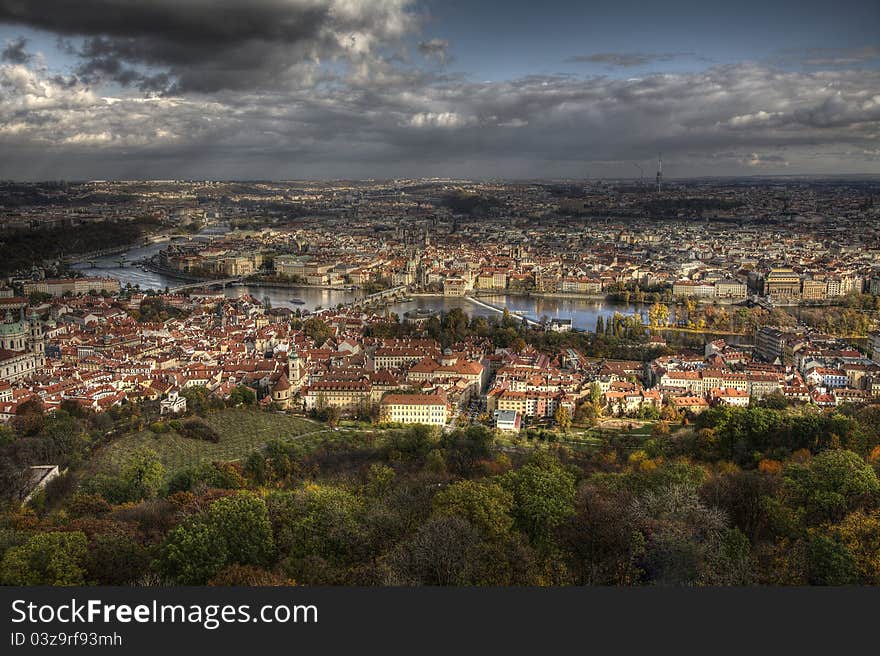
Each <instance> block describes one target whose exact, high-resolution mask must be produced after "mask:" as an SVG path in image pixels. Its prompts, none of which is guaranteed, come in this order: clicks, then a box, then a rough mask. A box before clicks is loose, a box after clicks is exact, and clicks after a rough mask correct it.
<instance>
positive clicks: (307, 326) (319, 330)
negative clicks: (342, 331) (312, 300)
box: [303, 317, 335, 346]
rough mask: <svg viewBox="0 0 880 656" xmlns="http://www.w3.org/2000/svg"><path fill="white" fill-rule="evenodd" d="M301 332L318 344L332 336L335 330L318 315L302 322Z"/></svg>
mask: <svg viewBox="0 0 880 656" xmlns="http://www.w3.org/2000/svg"><path fill="white" fill-rule="evenodd" d="M303 332H304V333H305V334H306V335H307V336H308V337H309V338H310V339H313V340H315V343H316V344H318V345H319V346H320V345H322V344H323V343H324V342H326V341H327V340H328V339H330V338H331V337H333V335H334V334H335V331H334V330H333V328H331V327H330V326H328V325H327V324H326V323H325V322H324V321H322V320H321V319H319V318H318V317H309V318H308V319H306V320H305V321H304V322H303Z"/></svg>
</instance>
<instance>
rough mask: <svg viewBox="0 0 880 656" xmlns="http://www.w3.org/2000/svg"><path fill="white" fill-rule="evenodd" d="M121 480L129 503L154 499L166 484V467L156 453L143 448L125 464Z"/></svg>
mask: <svg viewBox="0 0 880 656" xmlns="http://www.w3.org/2000/svg"><path fill="white" fill-rule="evenodd" d="M120 479H121V483H122V485H123V487H124V489H125V490H126V492H127V495H126V496H127V500H128V501H140V500H141V499H153V498H155V497H156V496H158V494H159V490H161V489H162V486H163V484H164V482H165V467H164V466H163V465H162V463H161V462H160V461H159V455H158V454H157V453H156V452H155V451H153V450H152V449H147V448H142V449H139V450H138V451H136V452H135V453H134V454H133V455H132V457H131V458H130V459H129V460H128V462H126V463H125V465H124V466H123V468H122V472H121V473H120Z"/></svg>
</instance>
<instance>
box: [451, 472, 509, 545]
mask: <svg viewBox="0 0 880 656" xmlns="http://www.w3.org/2000/svg"><path fill="white" fill-rule="evenodd" d="M512 512H513V494H511V492H510V491H509V490H506V489H504V488H503V487H502V486H501V485H500V484H498V483H494V482H478V481H467V480H465V481H457V482H455V483H452V484H451V485H449V486H448V487H447V488H445V489H444V490H442V491H440V492H438V493H437V495H436V496H435V497H434V514H435V515H437V516H447V515H448V516H456V517H461V518H463V519H466V520H467V521H468V522H470V523H471V525H473V526H474V527H476V528H477V529H479V530H481V531H482V532H483V534H484V535H486V536H488V537H490V538H499V537H502V536H504V535H506V534H507V533H508V532H509V531H510V529H511V528H512V527H513V517H512V515H511V513H512Z"/></svg>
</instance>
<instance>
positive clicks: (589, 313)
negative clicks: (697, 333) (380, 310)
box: [73, 227, 649, 331]
mask: <svg viewBox="0 0 880 656" xmlns="http://www.w3.org/2000/svg"><path fill="white" fill-rule="evenodd" d="M217 230H218V228H216V227H213V228H210V229H208V230H206V231H203V232H202V233H200V234H199V235H198V236H197V238H198V237H201V238H205V237H208V236H210V235H216V234H218V232H217ZM167 245H168V242H161V243H158V244H151V245H150V246H139V247H137V248H132V249H131V250H129V251H128V252H126V253H125V254H124V255H111V256H107V257H101V258H97V259H95V260H94V261H93V262H91V263H89V262H81V263H79V264H75V265H73V268H75V269H78V270H79V271H81V272H82V273H83V275H87V276H107V277H111V278H116V279H118V280H119V282H120V284H121V285H122V286H123V287H124V286H125V285H126V284H131V285H132V286H135V285H138V286H139V287H140V288H141V289H165V288H166V287H174V286H175V285H180V284H181V282H182V281H181V280H180V279H178V278H174V277H172V276H167V275H165V274H161V273H154V272H152V271H147V270H145V269H143V268H142V267H141V266H140V265H138V264H126V265H125V266H120V264H119V261H120V259H121V258H123V257H124V258H125V261H126V262H129V263H132V262H136V261H138V260H142V259H144V258H149V257H152V256H153V255H155V254H156V253H158V252H159V251H160V250H162V249H163V248H165V247H166V246H167ZM245 293H247V294H251V295H253V296H254V297H256V298H258V299H260V300H263V299H264V298H265V297H268V298H269V301H270V302H271V303H272V305H273V306H274V307H288V308H291V309H297V308H299V309H302V310H315V309H316V308H328V307H335V306H336V305H338V304H339V303H349V302H351V301H353V300H355V299H356V298H357V296H358V293H359V292H357V291H332V290H329V289H315V288H310V287H299V288H291V289H287V288H273V287H253V286H247V285H245V286H240V287H235V286H233V287H227V288H226V295H227V296H228V297H230V298H235V297H237V296H239V295H241V294H245ZM293 298H298V299H301V300H303V301H305V303H304V304H302V305H300V304H294V303H292V302H291V299H293ZM482 299H483V300H485V301H486V302H488V303H491V304H492V305H497V306H506V307H507V308H509V309H510V311H511V312H514V313H522V314H525V315H526V316H528V317H529V318H532V319H536V320H540V319H541V318H542V317H545V316H546V317H547V318H549V319H555V318H558V319H571V322H572V326H573V327H574V328H575V329H577V330H590V331H592V330H595V328H596V319H597V318H598V317H599V316H602V317H603V319H606V320H607V319H608V318H609V317H611V316H613V315H614V313H615V312H620V313H621V314H633V313H636V312H638V313H639V314H640V315H641V316H642V317H643V318H646V317H647V312H648V307H649V306H648V305H633V304H629V305H627V304H623V303H619V304H618V303H611V302H608V301H600V300H593V299H580V298H546V297H544V298H539V297H528V296H506V295H498V296H484V297H482ZM420 307H421V308H425V309H431V310H439V311H441V312H448V311H449V310H451V309H452V308H461V309H462V310H463V311H464V312H466V313H467V314H468V315H469V316H483V317H499V316H500V313H499V312H496V311H494V310H492V309H489V308H486V307H482V306H480V305H477V304H476V303H473V302H471V301H469V300H468V299H466V298H460V297H450V296H423V297H416V298H414V299H413V300H411V301H408V302H405V303H395V304H393V305H392V306H391V307H390V308H389V309H390V311H391V312H396V313H397V314H398V315H401V316H402V315H403V313H404V312H406V311H408V310H414V309H416V308H420Z"/></svg>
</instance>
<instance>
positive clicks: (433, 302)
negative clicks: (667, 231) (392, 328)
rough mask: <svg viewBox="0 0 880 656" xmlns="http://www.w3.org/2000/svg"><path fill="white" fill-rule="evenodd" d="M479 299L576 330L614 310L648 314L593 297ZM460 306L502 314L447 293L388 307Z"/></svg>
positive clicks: (399, 309) (444, 309)
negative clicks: (567, 321)
mask: <svg viewBox="0 0 880 656" xmlns="http://www.w3.org/2000/svg"><path fill="white" fill-rule="evenodd" d="M480 298H481V300H483V301H485V302H487V303H490V304H491V305H496V306H504V307H507V308H508V309H509V310H510V311H511V312H513V313H520V316H522V315H525V316H527V317H529V318H530V319H535V320H538V321H540V320H541V318H542V317H545V316H546V317H547V318H548V319H571V325H572V326H573V327H574V328H575V329H576V330H590V331H592V330H595V329H596V319H597V318H598V317H599V316H602V317H603V319H608V318H609V317H612V316H614V313H615V312H619V313H621V314H634V313H636V312H638V313H639V314H640V315H641V316H642V317H643V319H644V318H645V317H647V313H648V307H649V306H647V305H644V306H643V305H631V304H630V305H626V304H623V303H620V304H617V303H611V302H608V301H599V300H593V299H581V298H538V297H531V296H506V295H498V296H481V297H480ZM455 307H457V308H461V309H462V310H464V311H465V312H466V313H467V314H468V315H470V316H480V317H500V316H501V313H500V312H497V311H495V310H492V309H489V308H486V307H483V306H480V305H477V304H476V303H473V302H471V301H469V300H468V299H466V298H458V297H450V296H423V297H417V298H414V299H413V300H412V301H410V302H408V303H396V304H395V305H392V306H391V311H392V312H396V313H398V314H400V315H402V314H403V313H404V312H406V311H408V310H414V309H416V308H425V309H430V310H439V311H441V312H448V311H449V310H451V309H452V308H455Z"/></svg>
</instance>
